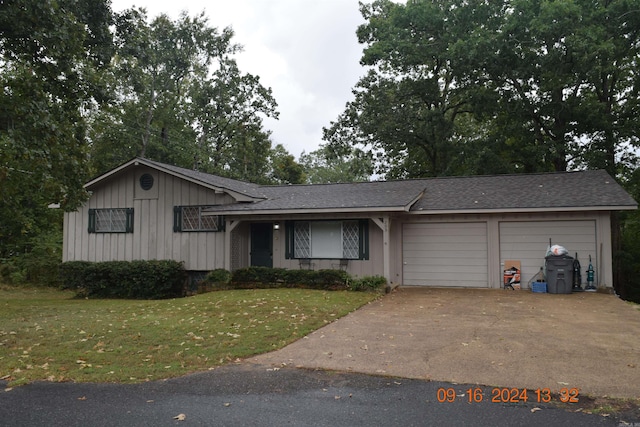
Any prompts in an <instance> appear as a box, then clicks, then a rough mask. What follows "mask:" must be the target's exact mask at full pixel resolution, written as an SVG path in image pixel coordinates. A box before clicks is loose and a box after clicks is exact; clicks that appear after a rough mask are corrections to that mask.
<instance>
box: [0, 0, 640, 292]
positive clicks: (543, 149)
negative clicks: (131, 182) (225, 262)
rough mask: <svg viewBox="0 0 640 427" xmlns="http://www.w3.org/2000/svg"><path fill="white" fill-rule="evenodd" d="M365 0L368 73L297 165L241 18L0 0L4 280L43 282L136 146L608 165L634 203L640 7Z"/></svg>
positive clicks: (622, 277) (244, 165)
mask: <svg viewBox="0 0 640 427" xmlns="http://www.w3.org/2000/svg"><path fill="white" fill-rule="evenodd" d="M360 10H361V13H362V16H363V18H364V19H365V23H364V24H363V25H361V26H360V27H359V28H354V36H356V37H357V38H358V40H359V42H360V43H361V44H362V46H363V52H362V58H361V64H362V65H363V66H364V67H365V68H364V69H365V70H366V72H365V74H364V75H363V76H362V77H361V79H360V80H359V82H358V83H357V84H356V85H355V87H354V88H353V98H352V100H351V101H350V102H349V103H348V104H347V105H346V107H345V110H344V112H343V113H341V114H340V115H339V116H338V117H337V118H336V119H335V121H333V122H331V123H329V124H327V126H326V128H325V129H324V142H323V143H322V144H320V146H319V148H318V149H316V150H314V151H312V152H309V153H303V154H302V155H301V156H300V158H299V159H297V160H296V159H295V158H294V156H292V155H291V154H290V153H289V152H288V151H287V150H286V148H285V147H284V146H282V145H281V144H277V142H274V141H272V138H271V133H270V132H269V131H268V130H267V129H265V128H264V125H263V119H264V118H267V117H271V118H277V117H278V110H277V103H276V99H275V97H274V94H273V93H272V90H271V89H270V88H267V87H264V86H263V85H262V84H261V82H260V78H259V76H257V75H251V74H248V73H243V72H242V71H241V70H240V69H239V67H238V65H237V62H236V60H235V55H236V54H237V53H238V52H239V51H240V49H241V47H240V46H238V45H237V44H236V43H234V41H233V36H234V34H233V30H232V29H231V28H224V29H218V28H214V27H212V26H210V24H209V23H208V21H207V18H206V16H205V15H204V13H202V14H197V15H194V16H189V15H188V14H186V13H184V14H182V15H181V16H180V17H179V18H177V19H171V18H169V17H168V16H166V15H160V16H156V17H149V16H147V14H146V12H145V11H144V10H140V9H129V10H125V11H123V12H121V13H114V12H113V11H112V9H111V6H110V2H109V0H3V1H0V53H1V57H0V80H2V88H3V89H2V92H0V196H1V197H2V203H1V204H0V223H1V224H2V227H1V228H0V273H1V275H2V279H3V281H5V282H13V283H25V282H37V283H55V282H56V280H57V278H56V277H53V276H55V275H52V274H51V271H53V270H51V269H52V268H54V267H55V266H56V265H57V263H59V262H60V259H61V255H60V252H61V226H62V225H61V223H62V222H61V218H62V211H63V210H75V209H76V208H77V207H78V206H79V205H80V204H82V203H83V202H84V201H85V200H86V197H87V194H86V193H85V191H84V190H83V188H82V185H83V183H84V182H86V181H87V180H89V179H90V178H92V177H94V176H96V175H98V174H100V173H103V172H105V171H107V170H109V169H111V168H113V167H115V166H117V165H119V164H121V163H124V162H125V161H127V160H129V159H131V158H132V157H134V156H142V157H147V158H150V159H153V160H157V161H161V162H166V163H170V164H174V165H177V166H182V167H186V168H193V169H198V170H201V171H204V172H208V173H213V174H218V175H222V176H227V177H231V178H236V179H242V180H247V181H251V182H256V183H260V184H297V183H306V182H310V183H322V182H344V181H358V180H360V181H361V180H368V179H372V177H373V178H375V179H400V178H417V177H432V176H446V175H448V176H451V175H481V174H504V173H534V172H552V171H565V170H580V169H605V170H606V171H607V172H609V174H610V175H611V176H613V177H615V179H616V180H618V182H620V183H621V184H622V185H623V186H624V187H625V188H626V189H627V190H628V191H629V192H630V193H631V194H632V195H633V196H634V197H635V198H636V200H638V199H639V196H640V185H639V183H640V175H639V173H638V144H639V138H638V130H639V129H640V126H639V121H640V114H639V113H640V111H639V109H640V106H639V90H640V72H639V71H640V70H639V69H638V63H639V59H640V57H639V48H640V0H610V1H605V0H602V1H597V0H595V1H594V0H503V1H489V0H487V1H484V0H408V1H407V2H406V3H394V2H392V1H389V0H376V1H373V2H371V3H362V4H361V5H360ZM567 191H580V192H589V189H588V188H573V189H568V190H567ZM521 197H526V189H523V193H522V195H521ZM51 204H59V205H60V207H61V209H50V208H49V206H50V205H51ZM638 218H639V214H638V213H637V212H625V213H621V214H616V215H614V218H613V221H612V222H613V238H614V260H615V266H614V270H615V275H614V285H615V288H616V291H617V292H618V294H619V295H621V296H622V297H623V298H625V299H632V300H635V301H640V241H639V239H638V238H637V237H638V232H639V229H640V222H639V221H638Z"/></svg>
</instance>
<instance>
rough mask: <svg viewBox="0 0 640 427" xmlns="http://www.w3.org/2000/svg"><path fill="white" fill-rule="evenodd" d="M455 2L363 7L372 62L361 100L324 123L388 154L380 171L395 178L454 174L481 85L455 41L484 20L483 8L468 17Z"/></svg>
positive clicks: (344, 139)
mask: <svg viewBox="0 0 640 427" xmlns="http://www.w3.org/2000/svg"><path fill="white" fill-rule="evenodd" d="M455 4H456V2H432V1H409V2H407V4H406V5H403V4H396V3H393V2H391V1H388V0H377V1H375V2H373V3H372V4H370V5H361V12H362V15H363V17H364V18H365V19H366V20H367V21H368V22H367V23H366V24H364V25H362V26H360V27H359V28H358V31H357V35H358V40H359V41H360V43H363V44H365V45H366V46H365V48H364V52H363V56H362V59H361V63H362V64H363V65H367V66H370V67H371V68H370V70H369V72H368V73H367V75H366V76H364V77H363V78H361V79H360V81H359V82H358V84H357V85H356V88H355V89H354V95H355V99H354V100H353V101H352V102H350V103H349V104H347V107H346V109H345V112H344V113H343V114H341V115H340V116H339V118H338V120H337V121H336V122H334V123H332V124H331V126H330V127H329V128H328V129H325V135H324V136H325V140H327V141H328V142H329V143H330V144H331V145H333V146H336V145H345V144H349V141H351V142H352V143H353V144H354V145H357V146H364V147H367V148H368V150H369V151H370V152H371V153H379V154H381V155H382V156H383V158H382V159H381V161H379V162H378V164H377V171H376V172H377V173H382V174H385V175H386V176H387V177H388V178H405V177H419V176H437V175H449V174H451V173H452V170H451V165H452V164H454V163H453V158H454V156H455V153H456V152H457V151H458V148H457V147H455V145H454V144H453V142H454V141H453V136H454V135H455V132H456V122H457V120H458V119H459V118H460V117H461V116H464V115H467V114H470V113H471V112H472V104H471V103H470V101H471V99H472V98H473V96H480V94H481V92H482V91H481V88H478V87H475V86H472V85H471V84H470V82H468V81H467V80H465V79H464V78H463V75H462V74H461V73H462V72H463V71H464V70H465V67H464V61H463V59H464V58H463V57H462V56H460V55H458V53H459V52H458V51H456V50H454V49H450V47H451V46H453V45H454V44H455V43H457V41H458V40H459V39H461V38H464V37H465V35H466V33H467V32H468V31H470V30H471V29H472V28H473V26H474V25H477V24H478V23H479V22H481V21H482V20H483V18H484V16H483V13H481V10H479V11H478V12H477V13H476V14H474V15H468V16H467V15H465V14H464V13H463V12H465V11H466V10H467V9H464V8H462V7H452V5H455ZM474 94H475V95H474Z"/></svg>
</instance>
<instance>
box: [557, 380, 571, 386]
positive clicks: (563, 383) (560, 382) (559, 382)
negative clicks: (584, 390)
mask: <svg viewBox="0 0 640 427" xmlns="http://www.w3.org/2000/svg"><path fill="white" fill-rule="evenodd" d="M558 384H560V385H569V383H565V382H562V381H558Z"/></svg>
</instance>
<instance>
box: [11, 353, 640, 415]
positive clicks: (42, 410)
mask: <svg viewBox="0 0 640 427" xmlns="http://www.w3.org/2000/svg"><path fill="white" fill-rule="evenodd" d="M469 388H473V389H476V386H469V385H452V384H448V383H441V382H430V381H425V380H419V379H404V378H392V377H380V376H371V375H365V374H355V373H337V372H331V371H323V370H307V369H294V368H282V369H277V368H270V367H268V366H264V365H254V364H239V365H231V366H226V367H222V368H219V369H216V370H213V371H209V372H205V373H198V374H193V375H189V376H185V377H181V378H176V379H172V380H166V381H157V382H149V383H144V384H136V385H118V384H73V383H47V382H40V383H33V384H29V385H26V386H22V387H16V388H13V389H11V390H7V389H6V382H1V381H0V425H2V426H22V427H28V426H48V427H55V426H64V427H71V426H83V427H84V426H174V425H178V426H180V425H183V426H332V427H336V426H376V425H386V426H425V425H443V426H447V425H455V426H502V425H505V426H506V425H508V426H561V425H567V426H578V425H579V426H620V425H624V424H622V423H621V420H616V419H614V418H612V417H603V416H601V415H589V414H585V413H582V412H576V411H575V410H572V409H571V407H570V405H569V409H561V408H558V407H557V405H555V404H553V401H552V403H551V404H546V403H537V402H535V400H536V396H535V393H532V392H531V391H529V393H528V397H529V401H528V402H526V403H525V402H521V403H502V402H498V403H494V402H491V399H492V394H494V393H495V392H494V391H493V390H492V389H491V388H487V387H483V388H480V390H481V391H477V392H476V393H475V400H476V401H475V402H472V403H469V394H468V393H467V389H469ZM447 389H453V390H454V391H455V396H454V395H453V394H450V395H448V396H447V391H446V390H447ZM439 390H440V391H439ZM438 396H440V400H445V401H444V402H438ZM447 397H449V398H451V400H453V402H447V401H446V399H447ZM499 399H500V398H499ZM554 399H557V397H554ZM480 400H482V401H480ZM531 400H533V401H531ZM181 415H183V416H184V419H180V418H182V417H181ZM626 421H629V420H626ZM636 421H637V424H632V425H637V426H640V420H636Z"/></svg>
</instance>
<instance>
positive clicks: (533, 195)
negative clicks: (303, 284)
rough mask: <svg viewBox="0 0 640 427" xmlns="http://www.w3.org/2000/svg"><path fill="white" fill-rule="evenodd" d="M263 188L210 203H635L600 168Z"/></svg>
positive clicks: (290, 206) (308, 206) (313, 206)
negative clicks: (252, 198) (244, 199)
mask: <svg viewBox="0 0 640 427" xmlns="http://www.w3.org/2000/svg"><path fill="white" fill-rule="evenodd" d="M261 191H262V194H264V196H265V197H266V199H265V200H261V201H258V202H255V203H237V204H232V205H227V206H220V207H215V208H214V209H215V211H216V212H221V213H223V212H234V213H249V212H255V213H258V212H259V213H265V212H267V211H268V212H274V213H275V212H277V211H296V210H297V211H309V210H341V211H345V210H354V211H355V210H375V209H379V210H381V211H394V210H396V211H397V210H407V209H410V212H414V213H443V212H482V211H489V210H492V211H495V210H498V211H518V210H540V209H556V210H558V209H569V210H579V209H592V210H593V209H635V208H636V207H637V203H636V201H635V200H634V199H633V198H632V197H631V196H630V195H629V194H628V193H627V192H626V191H625V190H624V189H623V188H622V187H621V186H620V185H618V183H617V182H616V181H615V180H614V179H613V178H611V177H610V176H609V175H608V174H607V173H606V172H605V171H603V170H595V171H579V172H557V173H541V174H515V175H492V176H466V177H446V178H430V179H414V180H405V181H378V182H364V183H351V184H322V185H290V186H274V187H268V186H267V187H262V188H261ZM414 202H415V203H414Z"/></svg>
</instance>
